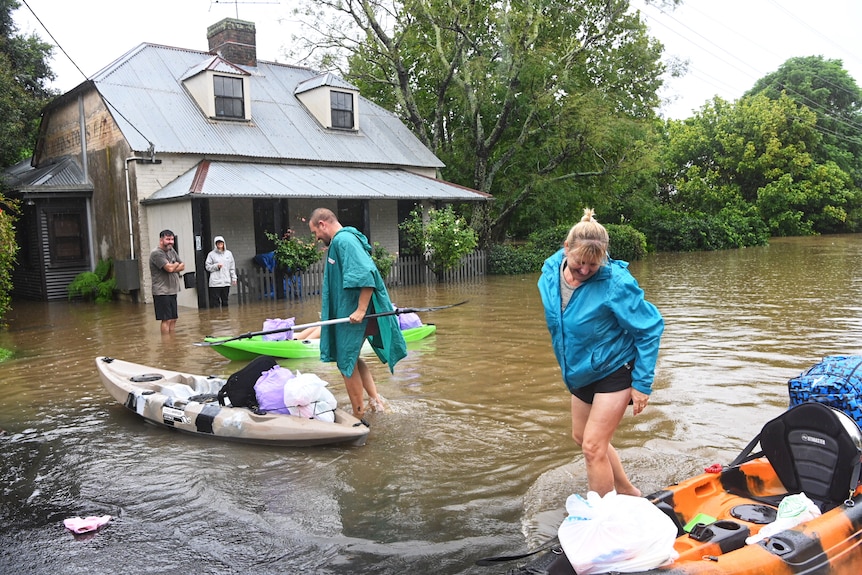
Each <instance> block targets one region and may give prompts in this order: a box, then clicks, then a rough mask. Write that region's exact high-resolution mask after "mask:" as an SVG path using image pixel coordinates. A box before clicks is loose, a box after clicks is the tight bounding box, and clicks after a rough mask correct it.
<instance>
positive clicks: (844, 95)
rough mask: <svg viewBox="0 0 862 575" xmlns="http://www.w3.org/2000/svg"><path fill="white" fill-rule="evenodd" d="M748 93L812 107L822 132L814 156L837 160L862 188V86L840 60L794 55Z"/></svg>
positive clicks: (813, 149) (840, 166) (820, 159)
mask: <svg viewBox="0 0 862 575" xmlns="http://www.w3.org/2000/svg"><path fill="white" fill-rule="evenodd" d="M748 94H764V95H765V96H767V97H769V98H771V99H773V100H777V99H778V98H779V97H780V96H781V94H786V95H787V96H788V97H790V98H792V99H793V100H794V101H795V102H797V104H799V105H801V106H805V107H806V108H809V109H811V110H812V111H813V112H814V113H815V114H816V115H817V129H818V131H820V133H821V134H822V138H821V140H820V142H819V144H818V145H817V146H816V147H815V148H812V149H811V150H810V152H811V155H812V156H813V157H814V159H815V160H816V161H817V162H826V161H827V160H828V161H832V162H835V163H836V164H837V165H838V167H839V168H841V169H842V170H843V171H845V172H847V173H848V174H850V176H851V177H852V178H853V181H854V182H855V184H856V186H858V187H862V89H860V88H859V85H858V84H857V83H856V81H855V80H854V79H853V78H852V77H851V76H850V74H848V73H847V71H846V70H845V69H844V68H843V66H842V63H841V60H825V59H824V58H823V57H822V56H807V57H801V58H791V59H789V60H787V61H786V62H785V63H784V64H782V65H781V66H780V67H779V68H778V70H776V71H775V72H773V73H771V74H768V75H766V76H764V77H763V78H761V79H760V80H758V81H757V82H756V83H755V84H754V86H753V87H752V88H751V90H750V91H749V92H748Z"/></svg>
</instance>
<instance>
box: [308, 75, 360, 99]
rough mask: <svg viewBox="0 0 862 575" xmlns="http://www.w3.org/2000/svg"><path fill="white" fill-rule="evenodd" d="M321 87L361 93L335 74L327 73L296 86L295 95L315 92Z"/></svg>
mask: <svg viewBox="0 0 862 575" xmlns="http://www.w3.org/2000/svg"><path fill="white" fill-rule="evenodd" d="M320 86H332V87H334V88H342V89H345V90H354V91H356V92H358V91H359V88H357V87H356V86H354V85H353V84H350V83H348V82H346V81H344V80H343V79H341V78H339V77H338V76H336V75H335V74H332V73H329V72H328V73H326V74H319V75H317V76H314V77H313V78H309V79H308V80H303V81H302V82H300V83H299V84H297V86H296V90H295V91H294V93H295V94H302V93H303V92H308V91H309V90H313V89H314V88H319V87H320Z"/></svg>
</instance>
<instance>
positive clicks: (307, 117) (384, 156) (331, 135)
mask: <svg viewBox="0 0 862 575" xmlns="http://www.w3.org/2000/svg"><path fill="white" fill-rule="evenodd" d="M212 63H213V55H212V54H210V53H207V52H200V51H195V50H186V49H180V48H170V47H166V46H159V45H155V44H141V45H140V46H138V47H137V48H135V49H133V50H131V51H129V52H128V53H126V54H125V55H124V56H122V57H121V58H120V59H118V60H116V61H115V62H113V63H112V64H110V65H109V66H107V67H106V68H104V69H102V70H101V71H100V72H98V73H97V74H96V75H95V76H94V77H93V78H92V82H93V83H94V84H95V86H96V87H97V89H98V90H99V92H100V94H101V95H102V97H103V98H104V99H105V100H106V102H107V103H108V105H109V107H111V108H113V109H114V110H115V111H119V113H114V117H115V120H116V122H117V124H118V125H119V127H120V129H121V130H122V132H123V136H124V137H125V138H126V139H127V140H128V142H129V144H130V145H131V147H132V149H133V150H135V151H136V152H145V151H147V150H148V148H149V146H150V142H152V144H153V146H154V148H155V152H156V153H157V154H158V153H159V152H164V153H179V154H201V155H209V156H232V157H248V158H261V159H279V160H288V161H310V162H337V163H340V164H364V165H379V166H387V167H401V166H403V167H421V168H440V167H443V165H444V164H443V163H442V162H441V161H440V160H439V159H438V158H437V157H436V156H435V155H434V154H433V153H431V151H430V150H428V148H426V147H425V146H424V145H423V144H422V143H421V142H420V141H419V140H418V138H416V137H415V136H414V135H413V134H412V133H411V132H410V131H409V130H408V129H407V127H406V126H405V125H404V124H403V123H402V122H401V121H400V120H399V119H398V118H397V117H396V116H395V115H394V114H392V113H391V112H389V111H387V110H384V109H383V108H381V107H379V106H377V105H376V104H374V103H372V102H371V101H370V100H366V99H364V98H363V99H362V100H361V102H360V104H359V106H358V110H359V130H358V132H350V131H342V130H327V129H325V128H323V127H322V126H321V125H320V124H319V123H318V122H317V121H316V120H315V119H314V118H313V117H312V115H311V114H310V113H309V112H308V111H307V110H306V109H305V108H304V107H303V106H302V105H301V103H300V102H299V100H298V99H297V98H296V96H295V91H296V89H297V86H298V85H299V84H300V83H302V82H304V81H308V80H313V79H315V78H317V77H318V76H319V74H317V73H316V72H314V71H313V70H309V69H307V68H300V67H296V66H289V65H284V64H276V63H271V62H262V61H261V62H258V66H257V67H247V66H241V67H240V68H242V69H243V70H245V71H247V72H248V73H249V74H250V75H251V78H250V82H251V84H250V88H249V91H250V97H251V116H252V118H251V121H250V122H241V121H240V122H237V121H213V120H211V119H209V118H207V117H205V116H204V114H203V112H202V111H201V110H200V108H199V107H198V106H197V104H196V103H195V101H194V99H193V98H192V97H191V95H190V94H189V93H188V92H187V91H186V90H185V88H184V87H183V84H182V78H184V77H187V76H188V74H189V72H190V71H192V70H200V69H203V68H206V67H207V66H209V65H212ZM328 81H330V82H335V81H336V80H335V79H334V78H330V79H329V80H328ZM341 82H343V80H341ZM345 84H346V83H345Z"/></svg>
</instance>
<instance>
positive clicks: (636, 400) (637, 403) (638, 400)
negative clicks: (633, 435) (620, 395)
mask: <svg viewBox="0 0 862 575" xmlns="http://www.w3.org/2000/svg"><path fill="white" fill-rule="evenodd" d="M648 401H649V396H648V395H647V394H645V393H641V392H640V391H638V390H636V389H635V388H632V408H633V409H634V415H637V414H639V413H640V412H641V411H643V410H644V408H645V407H646V404H647V402H648Z"/></svg>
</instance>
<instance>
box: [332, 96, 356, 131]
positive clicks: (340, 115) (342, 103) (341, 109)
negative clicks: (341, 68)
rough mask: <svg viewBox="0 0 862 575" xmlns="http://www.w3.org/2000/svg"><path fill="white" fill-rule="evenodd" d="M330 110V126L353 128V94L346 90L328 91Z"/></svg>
mask: <svg viewBox="0 0 862 575" xmlns="http://www.w3.org/2000/svg"><path fill="white" fill-rule="evenodd" d="M329 101H330V104H331V112H332V127H333V128H342V129H346V130H352V129H353V125H354V124H353V94H350V93H348V92H337V91H335V90H332V91H331V92H330V93H329Z"/></svg>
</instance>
